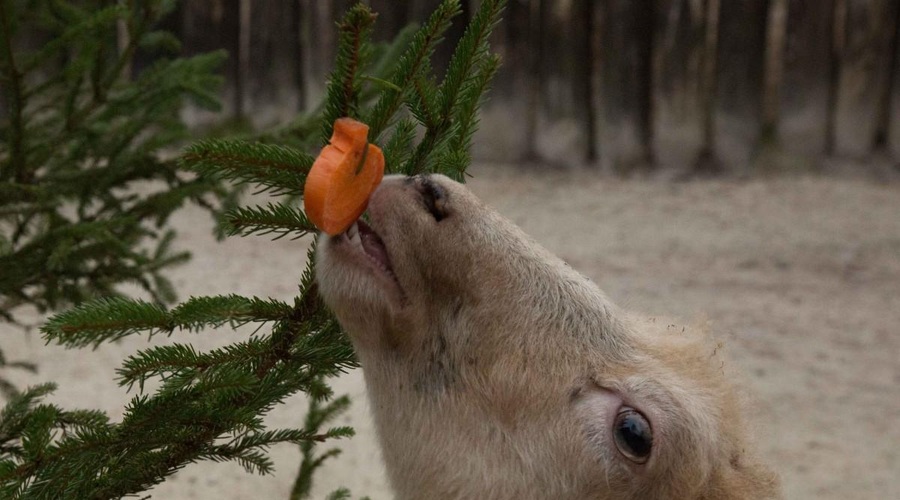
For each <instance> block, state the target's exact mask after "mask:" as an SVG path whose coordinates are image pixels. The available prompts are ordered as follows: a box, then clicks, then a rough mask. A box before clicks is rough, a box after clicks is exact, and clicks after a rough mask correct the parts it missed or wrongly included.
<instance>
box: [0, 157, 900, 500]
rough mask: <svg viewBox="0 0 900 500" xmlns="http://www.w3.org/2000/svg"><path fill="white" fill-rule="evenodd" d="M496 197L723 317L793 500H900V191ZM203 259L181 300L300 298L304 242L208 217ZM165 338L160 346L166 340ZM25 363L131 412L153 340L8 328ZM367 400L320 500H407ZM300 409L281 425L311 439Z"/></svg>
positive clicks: (613, 290)
mask: <svg viewBox="0 0 900 500" xmlns="http://www.w3.org/2000/svg"><path fill="white" fill-rule="evenodd" d="M472 173H473V174H474V176H475V177H474V179H473V180H472V181H471V182H470V185H471V187H472V189H473V190H474V191H476V192H477V193H478V194H479V195H480V196H481V197H482V198H483V199H485V200H487V201H488V202H489V203H490V204H492V205H493V206H495V207H496V208H497V209H498V210H499V211H500V212H501V213H503V214H505V215H506V216H507V217H509V218H511V219H512V220H514V221H515V222H516V223H518V224H520V225H521V226H522V227H523V228H524V229H525V230H526V231H527V232H528V233H530V234H531V235H533V236H534V237H535V238H536V239H538V240H539V241H541V242H542V243H543V244H544V245H546V246H547V247H548V248H550V249H551V250H552V251H554V252H556V253H557V254H558V255H560V256H561V257H563V258H564V259H565V260H567V261H568V262H569V263H570V264H571V265H572V266H574V267H575V268H576V269H579V270H580V271H582V272H583V273H585V274H586V275H588V276H590V277H591V278H593V279H594V280H595V281H596V282H597V283H599V284H600V286H601V287H602V288H604V289H605V290H606V292H607V293H608V294H609V296H610V297H611V298H612V299H613V300H614V301H616V302H618V303H619V304H622V305H624V306H626V307H628V308H630V309H634V310H639V311H644V312H646V313H648V314H651V315H666V316H672V315H674V316H679V317H681V318H684V319H687V320H690V319H694V318H697V317H707V318H709V319H710V320H711V322H712V324H713V326H714V328H715V329H716V330H717V331H718V334H719V336H720V337H721V338H722V339H724V340H725V341H726V345H727V348H728V350H729V352H730V355H731V357H732V359H733V360H734V362H735V363H737V364H738V365H739V366H740V367H741V368H742V369H743V372H744V373H745V375H746V377H745V378H746V384H747V385H748V386H749V387H750V390H751V391H752V392H753V394H754V395H755V399H756V402H757V403H756V405H755V407H754V408H753V411H754V413H755V415H754V419H755V420H756V422H757V423H758V428H759V431H758V432H759V438H760V441H761V448H762V451H763V453H764V454H765V455H766V456H767V457H768V459H769V461H770V462H771V463H772V464H773V465H775V466H776V467H777V468H778V470H780V472H781V474H782V480H783V486H784V493H785V498H788V499H813V498H815V499H848V498H853V499H869V498H871V499H887V498H900V326H898V325H900V184H898V183H876V182H873V181H866V180H859V179H856V180H848V179H843V180H840V179H826V178H815V177H792V178H781V179H774V180H772V179H770V180H764V179H758V180H742V181H738V180H720V181H696V182H689V183H671V182H666V181H662V180H649V181H633V180H621V179H614V178H610V177H608V176H598V175H596V174H591V173H589V172H585V171H572V172H552V173H548V172H541V171H537V170H533V171H530V172H529V173H527V174H524V175H523V174H521V173H520V172H517V171H514V170H512V169H510V168H506V167H497V166H489V165H480V166H478V167H476V168H474V169H473V170H472ZM176 224H177V226H178V227H179V229H180V230H181V235H182V239H181V243H182V246H183V247H185V248H188V249H189V250H191V251H192V252H193V253H194V259H193V261H192V262H191V263H190V264H188V265H186V266H184V267H182V268H180V269H179V270H178V271H177V272H176V273H175V274H174V277H175V282H176V284H177V285H178V289H179V290H180V291H181V293H182V297H187V296H189V295H208V294H221V293H232V292H233V293H239V294H256V295H261V296H273V297H279V298H284V299H288V298H290V297H292V296H293V295H294V293H295V291H296V283H297V278H298V277H299V273H300V271H301V270H302V267H303V262H304V259H305V248H306V243H305V242H290V241H278V242H269V241H268V240H267V239H265V238H232V239H229V240H227V241H225V242H224V243H216V242H215V241H214V240H213V238H212V237H211V236H210V232H209V231H208V230H207V228H209V227H211V224H210V221H209V220H208V217H207V215H206V214H204V213H202V212H200V211H193V210H188V211H185V212H182V213H181V214H180V216H179V217H178V219H177V221H176ZM248 333H249V332H248V331H239V332H225V331H215V332H205V333H199V334H187V333H181V334H176V335H174V336H173V339H172V341H180V342H191V343H193V344H194V345H195V346H196V347H197V348H200V349H206V348H211V347H215V346H219V345H222V344H225V343H228V342H231V341H234V340H236V339H239V338H244V337H245V336H246V335H247V334H248ZM154 341H156V340H154ZM0 342H2V343H0V347H2V348H3V349H4V350H5V352H6V354H7V357H8V358H11V359H15V358H26V359H32V360H34V361H36V362H37V363H38V364H39V365H40V368H41V371H40V373H39V374H38V375H36V376H30V375H29V376H23V375H16V376H15V379H16V380H17V381H18V382H20V383H22V384H25V383H36V382H38V381H43V380H56V381H57V382H59V385H60V388H59V390H58V393H57V395H56V396H55V398H54V399H55V400H56V401H58V402H61V403H63V404H65V405H69V406H81V407H96V408H102V409H104V410H106V411H108V412H109V413H110V414H112V415H119V414H120V412H121V408H122V406H123V404H124V403H125V402H126V401H127V400H128V398H129V397H130V396H129V395H128V394H126V393H125V391H124V389H122V388H119V387H117V386H116V385H115V383H114V382H113V375H114V372H113V371H114V369H115V368H116V367H117V366H118V365H119V363H120V362H121V360H122V359H123V358H124V357H125V356H127V355H128V354H129V353H132V352H134V351H135V350H136V349H139V348H141V347H145V346H146V345H147V343H146V340H140V339H129V340H127V341H125V342H122V343H120V344H116V345H110V346H103V347H101V348H100V349H98V350H96V351H64V350H62V349H59V348H56V347H53V346H50V347H45V346H43V342H42V341H41V339H40V337H39V335H37V334H36V333H32V334H29V335H23V334H21V333H19V332H18V331H16V330H11V329H9V328H6V327H4V329H3V330H2V339H0ZM335 385H336V390H337V391H338V393H348V394H350V395H351V397H352V398H353V400H354V405H353V408H352V411H351V412H350V414H349V415H347V416H346V417H345V418H344V419H343V421H342V422H340V423H342V424H343V423H346V424H350V425H353V426H354V427H355V428H356V430H357V436H356V437H354V438H352V439H350V440H347V441H345V442H343V443H341V444H342V446H343V448H344V453H343V455H342V456H340V457H338V458H337V459H334V460H332V461H331V462H330V463H329V464H328V465H326V466H325V468H324V469H323V470H322V472H321V473H320V474H319V475H318V476H317V484H316V489H315V496H314V497H315V498H324V497H325V495H326V494H327V493H328V492H330V491H332V490H334V489H335V488H337V487H339V486H347V487H349V488H350V489H351V490H352V491H353V493H354V495H355V497H358V496H362V495H368V496H370V497H371V498H372V499H373V500H379V499H386V498H390V493H389V491H388V490H387V488H386V484H385V477H384V472H383V469H382V465H381V463H380V459H379V455H378V449H377V447H376V444H375V439H374V434H373V428H372V424H371V422H370V419H369V416H368V413H367V411H368V410H367V404H366V401H365V396H364V387H363V384H362V378H361V374H360V373H358V372H356V373H350V374H348V375H346V376H345V377H343V378H341V379H339V380H337V382H336V384H335ZM304 410H305V403H304V402H303V401H302V399H301V398H299V397H298V398H294V399H292V400H291V401H290V402H289V403H288V404H287V405H284V406H282V407H279V408H277V409H276V410H275V411H274V412H273V413H272V415H271V416H270V418H269V422H270V423H271V424H272V425H273V426H291V425H299V422H300V421H301V419H302V417H303V412H304ZM272 455H273V457H274V459H275V461H276V465H277V472H276V473H275V474H274V476H267V477H260V476H252V475H248V474H246V473H244V472H243V470H242V469H241V468H240V467H239V466H237V465H234V464H198V465H193V466H189V467H188V468H186V469H185V470H184V471H182V472H180V473H179V474H178V475H177V476H176V477H175V478H174V479H172V480H170V481H167V482H166V483H164V484H163V485H161V486H159V487H157V488H156V489H154V490H153V491H151V493H152V494H153V498H161V499H191V498H216V499H222V500H225V499H238V498H267V499H268V498H273V499H277V498H281V499H284V498H287V494H288V492H289V490H290V487H291V484H292V480H293V478H294V475H295V472H296V467H297V465H298V457H299V453H298V452H297V451H296V450H295V449H293V448H292V447H289V446H283V447H277V448H275V449H274V450H272Z"/></svg>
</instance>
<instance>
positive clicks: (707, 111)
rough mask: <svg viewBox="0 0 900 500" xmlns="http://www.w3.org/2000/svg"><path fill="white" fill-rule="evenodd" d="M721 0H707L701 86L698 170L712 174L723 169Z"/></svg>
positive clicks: (695, 168)
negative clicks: (719, 138)
mask: <svg viewBox="0 0 900 500" xmlns="http://www.w3.org/2000/svg"><path fill="white" fill-rule="evenodd" d="M719 10H720V4H719V0H706V10H705V14H706V23H705V24H706V26H705V33H704V38H703V68H702V69H703V77H702V82H703V83H702V89H701V96H700V100H701V117H702V118H701V119H702V120H703V143H702V145H701V146H700V153H699V154H698V155H697V161H696V163H695V165H694V170H695V172H696V173H698V174H702V175H712V174H717V173H720V172H721V171H722V164H721V162H720V161H719V158H718V155H717V154H716V94H717V91H718V71H717V69H718V64H717V56H718V46H719Z"/></svg>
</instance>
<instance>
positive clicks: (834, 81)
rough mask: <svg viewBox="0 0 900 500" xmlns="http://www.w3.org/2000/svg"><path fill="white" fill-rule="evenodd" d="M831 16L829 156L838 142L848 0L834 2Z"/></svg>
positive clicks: (828, 105) (827, 134) (826, 128)
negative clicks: (837, 123)
mask: <svg viewBox="0 0 900 500" xmlns="http://www.w3.org/2000/svg"><path fill="white" fill-rule="evenodd" d="M831 15H832V17H831V27H832V29H831V57H830V59H831V61H830V62H831V63H830V64H829V68H828V97H827V99H826V110H825V112H826V116H825V154H827V155H829V156H831V155H833V154H834V153H835V149H836V142H837V132H836V130H837V126H836V120H837V112H838V109H837V108H838V98H839V97H840V90H841V68H842V66H843V54H844V46H845V45H846V37H847V0H833V8H832V11H831Z"/></svg>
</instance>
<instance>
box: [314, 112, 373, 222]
mask: <svg viewBox="0 0 900 500" xmlns="http://www.w3.org/2000/svg"><path fill="white" fill-rule="evenodd" d="M368 135H369V126H368V125H366V124H365V123H362V122H358V121H356V120H354V119H352V118H338V119H337V120H336V121H335V122H334V132H333V133H332V134H331V140H330V141H329V144H328V145H327V146H325V147H324V148H322V152H321V153H319V156H318V158H316V161H315V162H314V163H313V166H312V168H311V169H310V171H309V174H308V175H307V177H306V184H305V185H304V186H303V208H304V210H305V211H306V216H307V217H308V218H309V220H310V221H311V222H312V223H313V224H315V225H316V227H317V228H319V229H321V230H322V231H324V232H326V233H327V234H330V235H332V236H334V235H336V234H340V233H342V232H344V231H346V230H347V228H348V227H350V226H351V225H352V224H353V223H354V222H355V221H356V219H358V218H359V216H360V215H362V213H363V212H364V211H365V210H366V206H367V205H368V204H369V196H371V195H372V192H373V191H375V188H376V187H377V186H378V184H379V183H381V179H382V177H384V154H382V152H381V149H379V148H378V146H375V145H374V144H369V142H368Z"/></svg>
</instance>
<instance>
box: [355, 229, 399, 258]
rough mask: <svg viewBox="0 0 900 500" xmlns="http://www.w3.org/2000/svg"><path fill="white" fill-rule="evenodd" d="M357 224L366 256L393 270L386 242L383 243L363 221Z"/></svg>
mask: <svg viewBox="0 0 900 500" xmlns="http://www.w3.org/2000/svg"><path fill="white" fill-rule="evenodd" d="M356 224H357V227H358V228H359V238H360V241H361V242H362V247H363V250H364V251H365V252H366V255H368V256H369V257H371V258H372V259H373V260H375V262H378V263H379V264H381V265H382V266H384V268H385V269H391V262H390V260H389V259H388V254H387V249H386V248H385V247H384V242H383V241H381V238H380V237H379V236H378V234H377V233H375V231H373V230H372V228H371V227H369V225H368V224H366V223H365V222H363V221H362V220H361V219H360V220H359V221H357V222H356Z"/></svg>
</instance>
